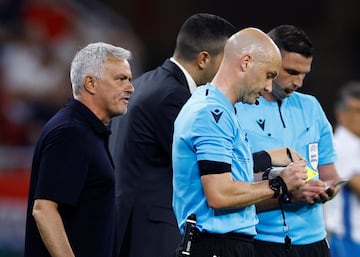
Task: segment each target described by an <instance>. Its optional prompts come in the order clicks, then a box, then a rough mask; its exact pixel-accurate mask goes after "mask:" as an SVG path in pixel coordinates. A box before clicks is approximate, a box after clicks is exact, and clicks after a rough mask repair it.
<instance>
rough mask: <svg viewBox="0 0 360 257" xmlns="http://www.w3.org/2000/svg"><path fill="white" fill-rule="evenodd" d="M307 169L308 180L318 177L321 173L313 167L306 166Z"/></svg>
mask: <svg viewBox="0 0 360 257" xmlns="http://www.w3.org/2000/svg"><path fill="white" fill-rule="evenodd" d="M306 171H307V176H308V177H307V179H306V180H305V181H306V182H307V181H309V180H311V179H312V178H313V177H316V176H317V175H318V174H319V173H318V172H317V171H315V170H313V169H312V168H310V167H308V166H306Z"/></svg>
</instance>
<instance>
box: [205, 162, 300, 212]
mask: <svg viewBox="0 0 360 257" xmlns="http://www.w3.org/2000/svg"><path fill="white" fill-rule="evenodd" d="M306 176H307V175H306V170H305V161H299V162H295V163H291V164H290V165H289V166H288V167H287V168H285V169H284V171H283V172H282V173H281V177H282V178H283V180H284V182H285V183H286V185H287V187H288V190H289V191H294V190H296V189H298V188H299V187H301V186H302V185H304V183H305V179H306ZM201 182H202V186H203V188H204V192H205V195H206V199H207V201H208V204H209V205H210V206H211V207H212V208H214V209H222V208H233V207H243V206H247V205H250V204H255V203H258V202H261V201H264V200H267V199H271V198H272V197H273V195H274V191H273V190H271V189H270V187H269V181H267V180H266V181H261V182H255V183H247V182H243V181H236V180H233V178H232V175H231V173H230V172H224V173H218V174H207V175H202V176H201Z"/></svg>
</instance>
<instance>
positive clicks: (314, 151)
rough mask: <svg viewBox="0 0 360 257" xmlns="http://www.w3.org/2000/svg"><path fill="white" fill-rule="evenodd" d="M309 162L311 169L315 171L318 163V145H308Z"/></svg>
mask: <svg viewBox="0 0 360 257" xmlns="http://www.w3.org/2000/svg"><path fill="white" fill-rule="evenodd" d="M309 160H310V165H311V167H312V168H313V169H314V170H317V166H318V162H319V151H318V143H311V144H309Z"/></svg>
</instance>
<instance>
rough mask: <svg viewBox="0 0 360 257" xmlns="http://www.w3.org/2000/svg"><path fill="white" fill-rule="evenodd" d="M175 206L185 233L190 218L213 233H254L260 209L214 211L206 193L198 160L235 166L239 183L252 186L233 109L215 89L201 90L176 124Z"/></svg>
mask: <svg viewBox="0 0 360 257" xmlns="http://www.w3.org/2000/svg"><path fill="white" fill-rule="evenodd" d="M172 153H173V154H172V155H173V156H172V157H173V172H174V175H173V186H174V193H173V207H174V211H175V215H176V218H177V221H178V224H179V228H180V230H183V225H184V223H185V221H186V218H187V216H188V215H189V214H191V213H195V214H196V217H197V223H196V226H197V227H198V229H199V230H200V231H207V232H210V233H227V232H235V233H242V234H246V235H255V234H256V232H255V225H256V223H257V222H258V219H257V217H256V212H255V206H254V205H251V206H247V207H244V208H237V209H226V210H215V209H213V208H211V207H210V206H209V205H208V203H207V201H206V197H205V195H204V191H203V188H202V184H201V180H200V173H199V168H198V163H197V162H198V161H199V160H208V161H216V162H224V163H228V164H231V173H232V176H233V179H234V180H241V181H248V182H253V180H254V178H253V160H252V154H251V151H250V148H249V145H248V142H247V138H246V135H245V134H244V133H243V131H242V129H241V128H240V126H239V122H238V120H237V118H236V115H235V109H234V106H233V105H232V104H231V102H230V101H229V100H228V99H227V98H226V97H225V96H224V95H223V94H222V92H221V91H219V90H218V89H217V88H216V87H214V86H212V85H210V84H207V85H205V86H201V87H199V88H198V89H197V90H196V91H195V92H194V93H193V94H192V96H191V98H190V99H189V100H188V102H187V103H186V104H185V105H184V106H183V108H182V110H181V111H180V113H179V115H178V117H177V119H176V121H175V126H174V138H173V150H172Z"/></svg>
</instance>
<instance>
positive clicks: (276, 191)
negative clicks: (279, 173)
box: [269, 177, 281, 198]
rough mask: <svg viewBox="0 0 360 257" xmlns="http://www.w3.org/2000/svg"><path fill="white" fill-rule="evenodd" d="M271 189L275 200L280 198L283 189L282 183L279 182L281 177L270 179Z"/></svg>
mask: <svg viewBox="0 0 360 257" xmlns="http://www.w3.org/2000/svg"><path fill="white" fill-rule="evenodd" d="M269 187H270V188H271V190H273V191H274V196H273V198H278V197H279V196H280V188H281V182H280V180H279V177H276V178H273V179H269Z"/></svg>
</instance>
